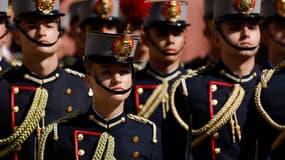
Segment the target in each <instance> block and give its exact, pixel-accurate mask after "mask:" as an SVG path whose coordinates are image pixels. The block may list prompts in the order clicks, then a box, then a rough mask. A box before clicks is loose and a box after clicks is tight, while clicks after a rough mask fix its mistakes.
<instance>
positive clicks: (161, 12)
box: [126, 0, 189, 159]
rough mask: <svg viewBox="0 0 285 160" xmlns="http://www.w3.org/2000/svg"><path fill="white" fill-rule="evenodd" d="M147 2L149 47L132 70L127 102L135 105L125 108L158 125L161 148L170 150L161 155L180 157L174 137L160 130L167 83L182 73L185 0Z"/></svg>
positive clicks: (166, 106) (145, 37)
mask: <svg viewBox="0 0 285 160" xmlns="http://www.w3.org/2000/svg"><path fill="white" fill-rule="evenodd" d="M151 2H152V7H151V8H150V11H149V16H147V17H146V18H145V19H144V24H143V25H144V26H143V27H144V28H143V29H144V34H143V37H142V39H143V42H144V43H145V44H146V45H147V46H148V47H149V60H148V63H147V64H146V66H145V68H144V69H143V70H140V71H138V72H136V81H135V86H134V90H133V94H132V96H130V98H129V99H128V103H130V104H133V103H135V108H134V106H132V105H127V106H126V111H127V112H132V113H135V114H138V115H139V116H142V117H145V118H148V119H150V120H152V121H154V122H155V123H156V124H157V126H158V127H160V128H161V129H162V137H163V140H162V141H163V148H165V147H166V146H167V147H168V149H169V150H171V151H170V152H169V151H168V152H166V151H163V152H164V159H173V157H174V159H183V158H182V157H184V151H182V150H180V149H179V147H177V148H175V147H173V143H175V141H174V139H173V138H169V137H168V136H167V135H164V133H167V134H169V133H168V131H165V129H166V127H165V125H166V123H165V121H166V118H167V116H168V111H169V99H168V97H169V91H170V86H171V84H172V82H173V81H174V80H175V79H176V78H177V77H178V76H179V75H181V74H182V73H186V70H185V69H184V68H183V67H182V65H181V61H180V57H181V54H182V52H183V49H184V46H185V43H186V28H187V26H189V24H188V23H187V22H186V14H187V5H188V2H187V1H181V0H178V1H176V0H170V1H169V0H159V1H151ZM129 106H130V107H133V108H130V107H129ZM164 128H165V129H164ZM183 131H184V130H183ZM167 138H169V139H167ZM164 139H165V141H164ZM171 143H172V144H171ZM177 146H178V145H177ZM163 150H166V149H163ZM167 154H171V155H172V156H173V157H171V155H167Z"/></svg>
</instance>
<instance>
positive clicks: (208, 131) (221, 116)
mask: <svg viewBox="0 0 285 160" xmlns="http://www.w3.org/2000/svg"><path fill="white" fill-rule="evenodd" d="M195 75H197V72H196V73H195V72H192V73H190V74H188V75H186V76H182V77H181V78H180V79H178V80H176V82H175V83H174V84H173V86H172V89H171V90H172V91H171V96H170V97H171V110H172V113H173V115H174V117H175V118H176V120H177V122H178V123H179V124H180V125H181V126H182V127H183V128H184V129H185V130H188V129H189V126H188V125H187V123H186V122H184V120H183V119H182V118H181V117H180V115H179V113H178V112H177V110H176V106H175V98H174V97H175V91H176V89H177V87H178V86H179V84H180V83H181V82H182V83H183V82H184V83H185V79H186V78H191V77H193V76H195ZM244 94H245V91H244V89H243V88H242V87H241V86H240V85H239V84H235V85H234V89H233V91H232V93H231V95H230V97H229V98H228V100H227V102H226V103H225V104H224V106H223V107H222V109H221V110H220V111H219V112H218V113H217V114H215V115H214V117H213V118H211V120H210V121H209V122H208V123H207V124H205V125H204V126H203V127H201V128H199V129H197V130H194V129H193V130H192V134H193V135H201V134H202V135H201V136H199V137H198V138H196V139H195V140H194V141H193V142H192V146H195V145H197V144H199V143H201V141H202V140H204V139H205V138H207V137H208V136H210V135H212V134H213V133H214V132H216V131H217V130H219V129H220V128H221V127H222V126H223V125H224V124H226V123H227V122H228V121H229V120H230V119H231V117H232V116H233V115H234V114H235V112H236V110H237V109H238V108H239V106H240V104H241V102H242V100H243V97H244ZM238 134H239V133H238Z"/></svg>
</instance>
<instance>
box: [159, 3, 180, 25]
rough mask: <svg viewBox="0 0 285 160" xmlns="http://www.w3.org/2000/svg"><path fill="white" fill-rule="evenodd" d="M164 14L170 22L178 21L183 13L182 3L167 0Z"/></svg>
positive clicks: (163, 10) (163, 9)
mask: <svg viewBox="0 0 285 160" xmlns="http://www.w3.org/2000/svg"><path fill="white" fill-rule="evenodd" d="M162 15H163V16H164V17H165V19H167V20H168V21H170V22H173V23H174V22H176V21H177V20H178V19H179V18H180V15H181V5H180V3H179V2H177V1H176V0H170V1H169V2H166V3H165V4H164V6H163V8H162Z"/></svg>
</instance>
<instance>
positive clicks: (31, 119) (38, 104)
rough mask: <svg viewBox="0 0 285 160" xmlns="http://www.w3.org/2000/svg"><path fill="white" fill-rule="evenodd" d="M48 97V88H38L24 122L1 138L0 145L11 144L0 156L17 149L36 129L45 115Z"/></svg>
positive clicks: (0, 152)
mask: <svg viewBox="0 0 285 160" xmlns="http://www.w3.org/2000/svg"><path fill="white" fill-rule="evenodd" d="M47 99H48V92H47V90H46V89H44V88H42V87H39V88H37V90H36V92H35V96H34V99H33V102H32V105H31V107H30V109H29V111H28V113H27V115H26V117H25V119H24V121H23V122H22V124H21V125H20V126H18V127H17V128H16V130H15V132H14V133H13V134H11V135H10V136H9V137H7V138H4V139H1V140H0V145H7V144H9V146H7V147H6V148H4V149H3V150H1V151H0V158H2V157H4V156H6V155H7V154H9V153H11V152H13V151H16V150H17V148H18V147H20V146H21V144H23V143H24V142H25V141H26V139H27V138H28V137H29V136H30V135H31V134H32V132H33V131H34V130H35V129H36V127H37V126H38V123H39V122H40V119H41V118H43V117H44V116H45V108H46V104H47Z"/></svg>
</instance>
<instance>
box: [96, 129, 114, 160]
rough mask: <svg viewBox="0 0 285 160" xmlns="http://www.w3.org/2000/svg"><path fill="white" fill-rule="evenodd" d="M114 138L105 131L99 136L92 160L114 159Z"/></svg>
mask: <svg viewBox="0 0 285 160" xmlns="http://www.w3.org/2000/svg"><path fill="white" fill-rule="evenodd" d="M114 150H115V139H114V137H113V136H111V135H109V133H107V132H103V133H102V134H101V136H100V139H99V142H98V144H97V147H96V150H95V153H94V155H93V157H92V160H116V158H115V157H114Z"/></svg>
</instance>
